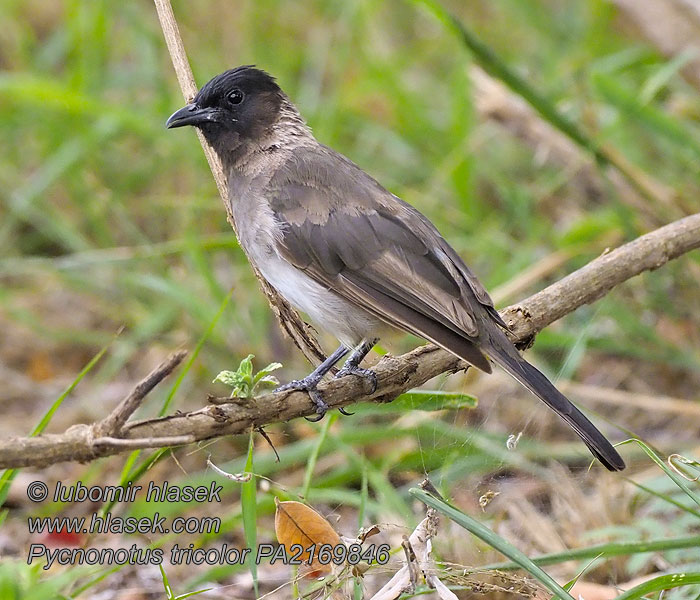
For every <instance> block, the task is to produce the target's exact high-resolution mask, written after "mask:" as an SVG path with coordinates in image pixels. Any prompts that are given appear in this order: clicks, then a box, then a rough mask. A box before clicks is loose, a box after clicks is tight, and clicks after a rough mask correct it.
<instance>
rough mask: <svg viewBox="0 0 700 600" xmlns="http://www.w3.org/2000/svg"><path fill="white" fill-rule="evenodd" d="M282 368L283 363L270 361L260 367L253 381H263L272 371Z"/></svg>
mask: <svg viewBox="0 0 700 600" xmlns="http://www.w3.org/2000/svg"><path fill="white" fill-rule="evenodd" d="M281 368H282V363H278V362H273V363H270V364H269V365H267V366H266V367H264V368H262V369H260V370H259V371H258V372H257V373H256V374H255V377H253V383H254V384H256V383H258V381H262V380H263V379H265V378H266V376H268V375H269V374H270V373H272V372H273V371H276V370H277V369H281ZM273 379H274V377H273Z"/></svg>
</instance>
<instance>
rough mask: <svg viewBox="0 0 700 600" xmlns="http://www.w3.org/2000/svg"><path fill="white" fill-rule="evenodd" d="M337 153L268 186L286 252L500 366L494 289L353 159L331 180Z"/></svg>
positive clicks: (291, 166) (401, 319)
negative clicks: (490, 318) (494, 337)
mask: <svg viewBox="0 0 700 600" xmlns="http://www.w3.org/2000/svg"><path fill="white" fill-rule="evenodd" d="M336 157H338V155H330V156H329V155H326V154H325V153H321V154H314V155H313V156H311V157H308V159H312V161H313V163H314V164H313V165H309V164H308V160H306V161H305V160H304V157H303V156H302V157H300V156H296V157H295V158H294V159H292V160H291V161H290V162H289V163H287V165H285V168H284V169H283V170H281V171H279V172H278V174H277V175H276V176H275V177H274V178H273V179H272V180H271V181H270V183H269V185H268V189H267V190H266V192H265V193H266V196H267V198H268V200H270V202H271V207H272V210H273V213H274V216H275V218H276V219H277V220H278V221H279V223H280V225H281V227H282V231H283V235H282V238H281V240H280V243H279V247H278V251H279V252H280V253H281V254H282V255H283V256H284V258H286V259H287V260H288V261H289V262H291V263H292V264H293V265H294V266H296V267H297V268H299V269H302V270H303V271H305V272H306V273H307V274H308V275H309V276H310V277H312V278H313V279H314V280H315V281H317V282H318V283H320V284H322V285H324V286H326V287H328V288H330V289H332V290H333V291H334V292H335V293H337V294H338V295H340V296H341V297H343V298H345V299H346V300H348V301H350V302H352V303H354V304H356V305H357V306H359V307H361V308H363V309H364V310H367V311H368V312H370V313H372V314H373V315H375V316H377V317H378V318H380V319H382V320H383V321H385V322H388V323H389V324H390V325H393V326H395V327H397V328H399V329H403V330H405V331H408V332H410V333H413V334H416V335H418V336H420V337H424V338H427V339H429V340H431V341H433V342H435V343H437V344H438V345H440V346H443V347H445V348H447V349H448V350H451V351H452V352H454V353H455V354H457V355H458V356H460V357H462V358H464V359H465V360H467V361H469V362H470V363H472V364H473V365H475V366H477V367H478V368H480V369H482V370H484V371H486V372H491V365H490V363H489V361H488V360H487V359H486V357H484V355H483V354H482V353H481V351H480V350H479V349H478V344H479V336H480V331H481V328H482V325H481V320H482V319H483V318H484V316H485V314H487V312H488V307H490V309H491V310H493V304H492V303H491V300H490V298H489V297H488V294H486V291H485V290H484V289H483V287H481V285H480V284H479V283H478V281H477V280H476V278H475V277H474V276H473V275H471V273H469V275H470V276H471V278H472V279H473V282H474V285H475V288H473V287H472V285H471V284H470V281H469V280H468V279H466V278H465V276H464V274H463V271H462V270H461V269H460V264H457V263H455V261H454V260H453V259H452V258H450V253H452V254H454V255H455V256H456V254H455V253H454V251H452V249H451V248H449V246H448V245H447V243H446V242H445V241H444V240H443V239H442V237H440V235H439V234H438V233H437V231H436V230H435V228H434V227H433V226H432V225H431V224H430V222H429V221H427V219H425V217H423V216H422V215H420V213H418V212H417V211H416V210H415V209H413V208H412V207H410V206H409V205H407V204H405V203H404V202H402V201H400V200H399V199H398V198H396V197H394V196H392V195H391V194H390V193H389V192H387V191H386V190H384V189H383V188H381V187H380V186H379V185H378V184H376V182H374V180H372V179H371V178H370V177H369V176H368V175H366V174H364V173H363V172H361V171H359V169H357V167H354V165H352V163H350V165H352V166H351V167H349V168H348V166H347V164H346V163H345V161H343V162H340V163H339V164H337V165H336V167H335V175H338V173H340V175H341V179H343V180H342V181H341V182H338V180H337V178H336V180H335V181H333V185H331V176H330V175H329V176H328V179H327V180H324V179H323V178H322V177H321V176H320V174H321V175H325V174H327V173H333V170H332V164H329V165H328V168H327V169H324V168H323V167H324V166H325V162H324V160H325V161H328V160H331V159H335V160H340V158H339V157H338V158H336ZM353 167H354V168H353ZM358 171H359V172H358ZM346 178H347V179H349V181H347V180H345V179H346ZM460 263H461V260H460ZM462 265H463V263H462ZM464 268H465V269H466V267H464ZM493 312H494V313H495V312H496V311H495V310H493ZM497 314H498V313H496V315H497Z"/></svg>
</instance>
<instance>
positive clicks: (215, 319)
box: [158, 288, 233, 417]
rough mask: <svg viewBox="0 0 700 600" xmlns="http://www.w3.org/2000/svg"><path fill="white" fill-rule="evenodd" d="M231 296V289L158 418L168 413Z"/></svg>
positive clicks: (186, 364)
mask: <svg viewBox="0 0 700 600" xmlns="http://www.w3.org/2000/svg"><path fill="white" fill-rule="evenodd" d="M232 296H233V288H231V289H230V290H229V292H228V294H226V297H225V298H224V299H223V301H222V302H221V306H219V310H218V311H217V312H216V314H215V315H214V318H213V319H212V320H211V323H209V327H207V329H206V331H205V332H204V333H203V334H202V337H200V338H199V340H198V341H197V345H196V346H195V347H194V351H193V352H192V356H190V358H189V360H188V361H187V362H186V363H185V365H184V367H183V368H182V370H181V371H180V374H179V375H178V377H177V379H176V380H175V383H174V384H173V387H172V389H171V390H170V393H169V394H168V397H167V398H166V399H165V402H163V406H162V407H161V409H160V412H159V413H158V416H159V417H162V416H164V415H165V414H166V413H167V412H168V409H169V408H170V404H171V403H172V401H173V398H174V397H175V394H176V393H177V390H178V389H179V388H180V385H181V384H182V381H183V380H184V379H185V376H186V375H187V373H189V370H190V369H191V368H192V365H193V364H194V361H195V360H196V358H197V357H198V356H199V352H200V351H201V349H202V346H204V342H206V341H207V338H209V336H210V335H211V333H212V331H214V328H215V327H216V324H217V323H218V322H219V319H220V318H221V315H223V314H224V310H226V307H227V306H228V303H229V301H230V300H231V297H232Z"/></svg>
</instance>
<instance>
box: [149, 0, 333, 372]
mask: <svg viewBox="0 0 700 600" xmlns="http://www.w3.org/2000/svg"><path fill="white" fill-rule="evenodd" d="M153 2H154V3H155V6H156V11H157V13H158V20H159V21H160V26H161V29H162V30H163V36H164V37H165V43H166V45H167V47H168V52H169V53H170V58H171V60H172V62H173V67H174V69H175V74H176V75H177V80H178V82H179V84H180V89H181V90H182V95H183V97H184V98H185V101H186V102H192V99H193V98H194V97H195V95H196V94H197V85H196V83H195V81H194V76H193V75H192V69H191V68H190V63H189V61H188V60H187V53H186V52H185V46H184V44H183V43H182V37H181V36H180V29H179V28H178V26H177V21H176V20H175V14H174V13H173V8H172V6H171V5H170V0H153ZM195 129H196V128H195ZM197 137H198V138H199V143H200V144H201V145H202V149H203V150H204V154H205V156H206V157H207V162H208V163H209V168H210V169H211V172H212V175H213V176H214V181H215V182H216V187H217V189H218V190H219V195H220V196H221V200H222V201H223V203H224V207H225V208H226V215H227V218H228V222H229V224H230V225H231V227H232V228H233V231H234V232H235V233H236V236H238V231H237V229H236V222H235V220H234V218H233V214H232V212H231V204H230V202H231V199H229V197H228V186H227V184H226V175H225V173H224V170H223V167H222V166H221V161H220V160H219V157H218V156H217V155H216V152H214V149H213V148H212V147H211V146H210V145H209V144H208V143H207V141H206V139H205V138H204V136H203V135H202V132H201V131H199V129H197ZM248 261H249V262H250V257H248ZM251 266H253V265H252V263H251ZM253 272H254V273H255V276H256V277H257V278H258V281H259V282H260V286H261V287H262V290H263V292H264V293H265V296H266V297H267V301H268V302H269V303H270V307H271V308H272V311H273V312H274V314H275V316H276V317H277V320H278V321H279V322H280V325H281V327H282V329H283V330H284V331H285V332H286V333H287V334H288V335H289V336H290V337H291V338H292V340H293V341H294V343H295V344H296V345H297V347H298V348H299V349H300V350H301V351H302V352H303V353H304V356H306V358H308V359H309V361H310V362H311V363H313V364H318V363H319V362H320V361H322V360H324V359H325V358H326V357H325V355H324V353H323V350H322V349H321V346H320V345H319V343H318V341H317V340H316V338H315V337H314V336H313V335H312V334H311V332H310V331H309V327H308V326H307V325H306V323H304V321H303V319H302V318H301V317H300V316H299V314H298V313H297V312H296V311H295V310H294V309H293V308H292V307H291V306H290V305H289V304H288V303H287V301H286V300H284V298H282V297H281V296H280V295H279V294H278V293H277V292H276V291H275V290H274V288H272V287H271V286H270V285H269V284H268V283H267V282H266V281H265V280H264V279H263V277H262V275H261V274H260V272H259V271H258V270H257V268H255V267H254V266H253Z"/></svg>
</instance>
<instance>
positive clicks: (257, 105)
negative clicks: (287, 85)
mask: <svg viewBox="0 0 700 600" xmlns="http://www.w3.org/2000/svg"><path fill="white" fill-rule="evenodd" d="M283 99H284V94H283V93H282V90H280V88H279V86H278V85H277V84H276V83H275V80H274V78H273V77H272V76H271V75H269V74H267V73H265V71H261V70H260V69H256V68H254V67H252V66H243V67H237V68H235V69H231V70H230V71H225V72H224V73H221V75H217V76H216V77H214V79H212V80H211V81H209V82H208V83H207V84H205V85H204V87H203V88H202V89H201V90H199V93H198V94H197V95H196V96H195V98H194V100H193V102H192V104H188V105H187V106H185V107H184V108H181V109H180V110H178V111H177V112H176V113H174V114H173V115H171V116H170V118H169V119H168V120H167V122H166V127H168V128H169V129H172V128H173V127H184V126H185V125H194V126H195V127H199V129H201V130H202V133H203V134H204V136H205V137H206V138H207V140H208V141H209V143H210V144H212V145H213V146H214V148H216V149H217V150H219V151H220V150H221V149H228V150H232V149H234V148H236V147H237V146H239V145H240V144H241V143H245V142H253V143H255V142H259V141H260V140H261V139H263V138H264V137H265V134H266V132H267V131H269V129H270V128H271V127H272V125H274V124H275V123H276V122H277V120H278V118H279V112H280V107H281V105H282V101H283Z"/></svg>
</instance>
